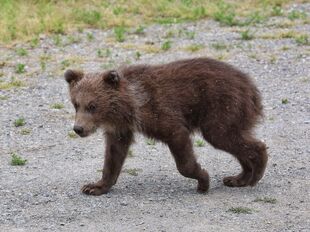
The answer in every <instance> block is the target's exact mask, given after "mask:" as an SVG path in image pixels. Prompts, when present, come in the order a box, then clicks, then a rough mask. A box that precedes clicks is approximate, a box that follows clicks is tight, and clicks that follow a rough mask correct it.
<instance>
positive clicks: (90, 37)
mask: <svg viewBox="0 0 310 232" xmlns="http://www.w3.org/2000/svg"><path fill="white" fill-rule="evenodd" d="M86 37H87V40H88V41H93V40H94V39H95V37H94V35H93V33H90V32H88V33H87V34H86Z"/></svg>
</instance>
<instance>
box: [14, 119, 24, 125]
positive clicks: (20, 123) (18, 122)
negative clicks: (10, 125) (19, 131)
mask: <svg viewBox="0 0 310 232" xmlns="http://www.w3.org/2000/svg"><path fill="white" fill-rule="evenodd" d="M25 124H26V121H25V118H23V117H20V118H18V119H16V120H15V121H14V126H15V127H20V126H24V125H25Z"/></svg>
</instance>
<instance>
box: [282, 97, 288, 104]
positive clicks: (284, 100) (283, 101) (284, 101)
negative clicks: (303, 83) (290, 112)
mask: <svg viewBox="0 0 310 232" xmlns="http://www.w3.org/2000/svg"><path fill="white" fill-rule="evenodd" d="M281 102H282V104H288V102H289V101H288V99H287V98H283V99H282V100H281Z"/></svg>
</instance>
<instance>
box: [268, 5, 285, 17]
mask: <svg viewBox="0 0 310 232" xmlns="http://www.w3.org/2000/svg"><path fill="white" fill-rule="evenodd" d="M282 15H283V9H282V8H281V7H280V6H274V7H272V11H271V16H282Z"/></svg>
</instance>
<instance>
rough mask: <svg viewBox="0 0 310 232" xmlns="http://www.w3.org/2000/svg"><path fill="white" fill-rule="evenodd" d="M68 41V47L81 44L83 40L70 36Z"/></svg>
mask: <svg viewBox="0 0 310 232" xmlns="http://www.w3.org/2000/svg"><path fill="white" fill-rule="evenodd" d="M67 40H68V42H67V43H66V45H68V44H77V43H80V42H81V38H80V37H79V36H74V35H68V36H67Z"/></svg>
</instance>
